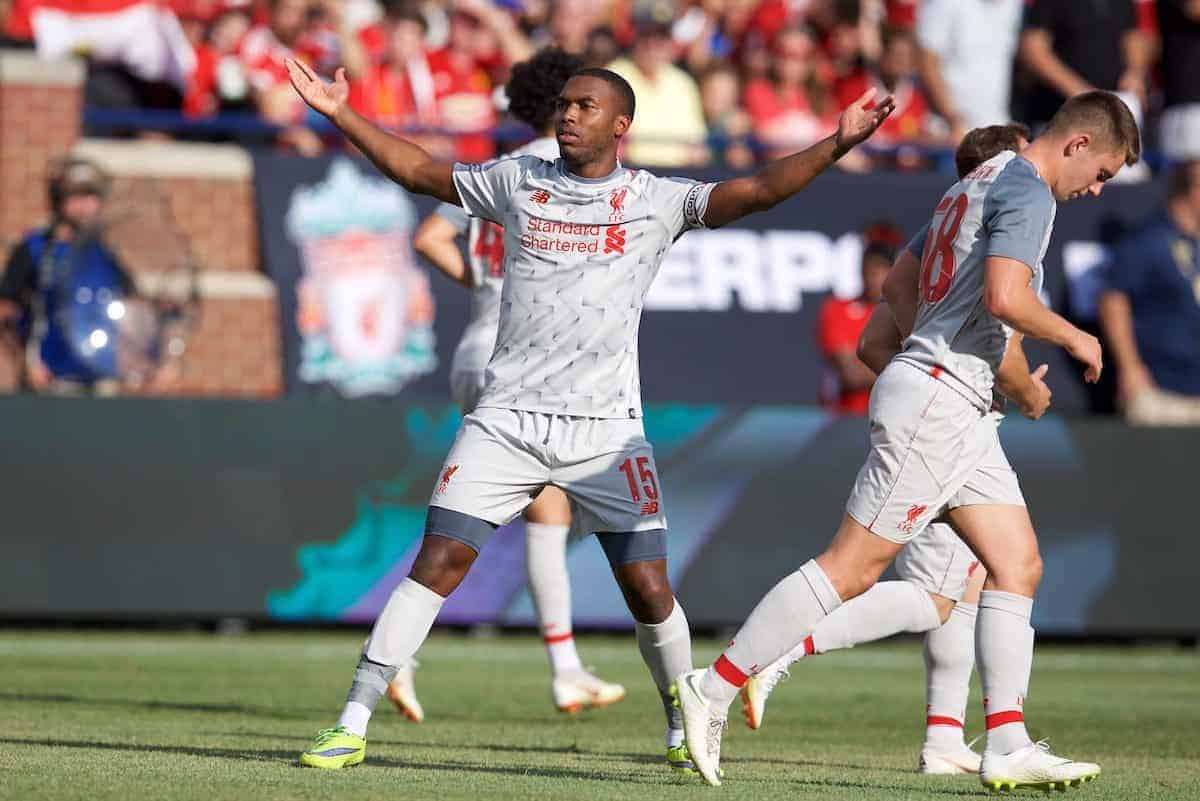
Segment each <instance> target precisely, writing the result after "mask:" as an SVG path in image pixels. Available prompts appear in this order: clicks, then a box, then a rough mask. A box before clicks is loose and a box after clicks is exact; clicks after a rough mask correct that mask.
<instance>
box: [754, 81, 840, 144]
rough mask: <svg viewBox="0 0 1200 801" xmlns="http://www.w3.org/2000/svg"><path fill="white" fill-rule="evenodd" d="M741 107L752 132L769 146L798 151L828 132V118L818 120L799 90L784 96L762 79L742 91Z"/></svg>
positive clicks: (829, 130)
mask: <svg viewBox="0 0 1200 801" xmlns="http://www.w3.org/2000/svg"><path fill="white" fill-rule="evenodd" d="M743 105H745V107H746V112H747V113H748V114H749V115H750V119H751V120H752V122H753V124H754V131H755V133H756V134H758V135H759V136H760V137H762V138H763V139H764V140H766V141H767V142H769V143H770V144H772V145H773V146H776V147H779V146H785V147H789V148H792V149H796V150H798V149H800V148H801V147H806V146H808V145H809V144H812V143H813V142H816V141H818V140H820V139H821V138H823V137H824V136H826V135H827V134H828V133H830V132H831V131H832V127H831V124H830V123H831V120H832V119H833V118H832V117H830V116H829V115H826V117H824V118H822V117H821V116H820V115H818V114H817V113H816V112H815V111H814V110H813V108H812V106H810V105H809V103H808V98H807V97H805V95H804V92H803V91H801V90H800V89H799V88H792V89H789V90H787V91H785V92H782V93H780V92H777V91H775V87H774V86H773V85H772V84H771V82H770V81H768V80H766V79H765V78H759V79H758V80H754V81H751V82H750V85H749V86H747V87H746V91H745V95H744V98H743Z"/></svg>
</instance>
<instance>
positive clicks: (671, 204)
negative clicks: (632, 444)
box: [454, 155, 713, 418]
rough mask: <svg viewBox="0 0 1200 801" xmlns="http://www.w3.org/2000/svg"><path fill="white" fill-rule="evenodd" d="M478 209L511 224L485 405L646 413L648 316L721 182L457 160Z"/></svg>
mask: <svg viewBox="0 0 1200 801" xmlns="http://www.w3.org/2000/svg"><path fill="white" fill-rule="evenodd" d="M454 183H455V185H456V186H457V188H458V193H459V196H460V197H461V199H462V204H463V208H464V209H465V210H466V211H467V213H468V214H471V215H473V216H476V217H481V218H483V219H485V220H491V221H492V222H495V223H499V224H500V225H502V226H503V227H504V283H503V288H502V290H501V294H500V318H499V325H498V329H497V338H496V347H495V349H494V351H493V353H492V357H491V360H490V361H489V362H488V366H487V371H486V373H485V377H484V389H483V394H482V396H481V398H480V401H479V406H480V407H485V406H498V407H502V408H509V409H522V410H525V411H531V412H546V413H550V414H561V415H572V416H579V417H605V418H614V417H639V416H641V413H642V404H641V390H640V385H639V379H638V351H637V337H638V325H639V323H640V321H641V315H642V303H643V300H644V298H645V295H646V291H647V290H648V289H649V288H650V284H651V282H652V281H653V280H654V277H655V275H657V273H658V268H659V266H660V265H661V264H662V260H663V257H664V256H665V255H666V253H667V249H668V248H669V247H670V246H671V243H672V242H674V241H675V240H676V239H677V238H678V237H679V236H680V235H681V234H682V233H684V232H685V231H688V230H690V229H692V228H699V227H702V226H703V222H702V220H703V218H704V210H705V208H706V207H707V205H708V195H709V193H710V192H711V191H712V186H713V185H712V184H702V183H697V182H695V181H689V180H686V179H682V178H659V177H657V176H655V175H651V174H650V173H648V172H645V171H643V170H629V169H625V168H623V167H620V166H618V167H617V169H616V170H615V171H613V173H612V174H611V175H608V176H606V177H604V178H597V179H587V178H582V177H580V176H577V175H572V174H570V173H569V172H567V170H566V168H565V167H564V165H563V163H562V161H561V160H558V161H554V162H551V161H547V160H545V159H541V158H538V157H537V156H529V155H526V156H517V157H510V158H502V159H497V160H495V161H491V162H487V163H485V164H472V165H467V164H456V165H455V167H454Z"/></svg>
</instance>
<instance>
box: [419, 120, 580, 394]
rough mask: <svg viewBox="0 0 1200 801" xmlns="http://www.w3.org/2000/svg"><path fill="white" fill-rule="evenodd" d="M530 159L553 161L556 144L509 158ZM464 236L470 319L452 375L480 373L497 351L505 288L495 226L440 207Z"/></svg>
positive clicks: (548, 141) (545, 141) (500, 233)
mask: <svg viewBox="0 0 1200 801" xmlns="http://www.w3.org/2000/svg"><path fill="white" fill-rule="evenodd" d="M523 155H532V156H537V157H539V158H542V159H545V160H546V161H554V160H555V159H557V158H558V142H557V141H555V139H554V137H552V136H544V137H542V138H541V139H535V140H533V141H532V142H530V143H529V144H527V145H525V146H523V147H520V148H518V149H516V150H514V151H513V152H512V153H510V154H509V157H516V156H523ZM435 213H436V214H437V215H438V216H439V217H443V218H445V219H446V220H448V221H450V222H451V223H453V224H454V226H455V227H456V228H457V229H458V231H459V233H465V234H466V235H467V269H469V270H470V271H471V278H472V281H471V283H472V284H473V285H474V286H473V288H472V290H471V316H470V318H469V319H468V321H467V327H466V328H465V329H464V330H463V335H462V338H461V339H459V341H458V347H457V348H455V350H454V361H453V363H452V364H451V367H450V370H451V372H454V373H458V372H483V370H484V368H486V367H487V363H488V360H489V359H490V358H491V356H492V351H493V350H494V349H495V347H496V328H497V327H498V326H499V324H500V293H501V290H502V288H503V286H504V230H503V229H502V228H501V227H500V226H499V225H497V224H496V223H494V222H491V221H489V220H484V219H481V218H479V217H472V216H469V215H468V214H467V212H466V211H465V210H464V209H463V208H462V207H461V206H455V205H454V204H453V203H443V204H441V205H440V206H438V208H437V211H436V212H435Z"/></svg>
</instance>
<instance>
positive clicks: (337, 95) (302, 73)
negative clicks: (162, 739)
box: [284, 58, 350, 119]
mask: <svg viewBox="0 0 1200 801" xmlns="http://www.w3.org/2000/svg"><path fill="white" fill-rule="evenodd" d="M284 65H285V66H286V67H287V71H288V77H289V78H291V80H292V86H293V87H294V88H295V90H296V92H297V93H298V94H299V95H300V97H302V98H304V102H305V103H307V104H308V105H310V106H312V107H313V108H314V109H316V110H317V111H319V112H321V113H322V114H324V115H325V116H326V117H329V118H331V119H332V118H333V116H334V115H335V114H337V112H338V111H339V110H340V109H341V108H342V107H343V106H345V105H346V102H347V101H348V100H349V99H350V84H349V83H347V81H346V70H344V69H342V68H341V67H339V68H338V71H337V74H336V75H334V78H333V83H327V82H326V81H323V80H321V78H320V77H319V76H318V75H317V74H316V73H315V72H313V71H312V69H311V68H310V67H309V66H308V65H306V64H304V63H303V62H301V61H299V60H297V59H294V58H289V59H287V60H286V61H285V62H284Z"/></svg>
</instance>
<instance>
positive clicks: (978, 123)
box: [916, 0, 1022, 142]
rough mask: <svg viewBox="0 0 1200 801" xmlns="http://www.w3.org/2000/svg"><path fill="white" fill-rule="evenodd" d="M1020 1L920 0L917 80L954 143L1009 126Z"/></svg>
mask: <svg viewBox="0 0 1200 801" xmlns="http://www.w3.org/2000/svg"><path fill="white" fill-rule="evenodd" d="M1021 5H1022V0H922V2H921V4H920V6H919V7H918V9H917V27H916V33H917V43H918V44H919V45H920V46H921V50H922V52H921V79H922V82H923V83H924V85H925V89H926V91H927V92H928V93H929V100H930V103H931V104H932V105H933V109H934V111H936V112H937V113H938V114H940V115H941V116H942V117H943V118H944V119H945V120H946V122H947V123H948V124H949V126H950V139H951V141H954V142H958V141H960V140H961V139H962V137H963V135H964V134H965V133H966V132H967V130H968V129H970V128H979V127H982V126H985V125H996V124H1001V123H1005V122H1008V120H1009V117H1010V114H1009V92H1010V88H1011V84H1012V63H1013V54H1014V53H1015V52H1016V49H1017V33H1018V31H1019V29H1020V25H1021Z"/></svg>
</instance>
